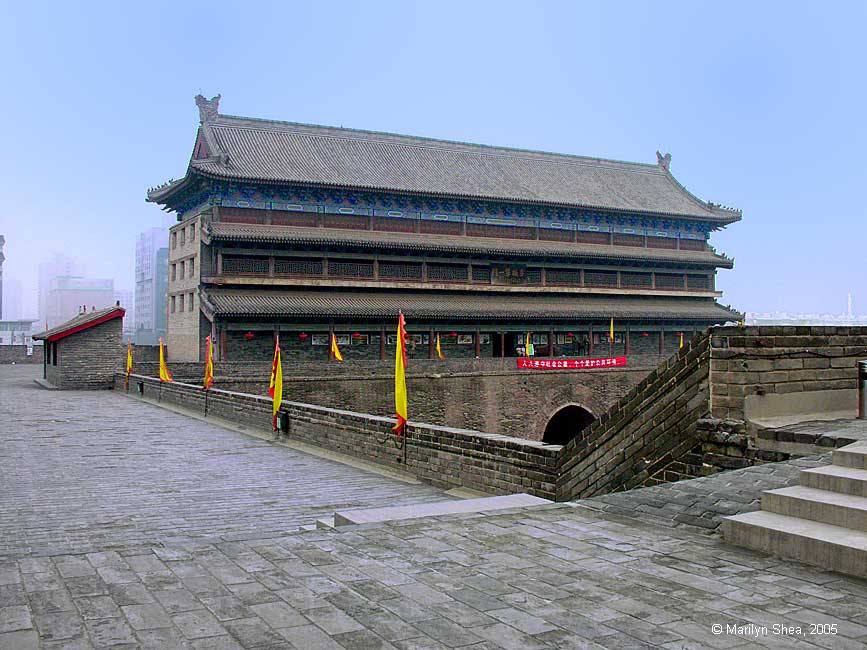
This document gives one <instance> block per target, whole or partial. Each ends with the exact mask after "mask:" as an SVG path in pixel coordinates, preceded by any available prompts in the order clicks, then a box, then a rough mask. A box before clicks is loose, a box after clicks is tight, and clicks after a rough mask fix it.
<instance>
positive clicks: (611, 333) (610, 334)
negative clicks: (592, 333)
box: [608, 316, 614, 343]
mask: <svg viewBox="0 0 867 650" xmlns="http://www.w3.org/2000/svg"><path fill="white" fill-rule="evenodd" d="M608 340H609V341H611V342H612V343H614V317H613V316H612V317H611V325H610V326H609V327H608Z"/></svg>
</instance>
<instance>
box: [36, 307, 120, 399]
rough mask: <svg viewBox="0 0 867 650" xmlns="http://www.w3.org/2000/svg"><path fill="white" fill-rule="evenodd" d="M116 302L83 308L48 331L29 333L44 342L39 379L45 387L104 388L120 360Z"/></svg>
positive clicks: (118, 315) (107, 385) (109, 384)
mask: <svg viewBox="0 0 867 650" xmlns="http://www.w3.org/2000/svg"><path fill="white" fill-rule="evenodd" d="M125 313H126V310H125V309H124V308H123V307H121V306H120V303H117V304H116V305H115V306H114V307H108V308H106V309H93V308H91V310H90V311H87V309H86V307H85V308H83V310H82V312H81V313H79V314H78V315H77V316H76V317H75V318H73V319H72V320H69V321H67V322H65V323H63V324H62V325H58V326H57V327H53V328H51V329H50V330H46V331H44V332H39V333H38V334H34V335H33V339H34V340H36V341H44V342H45V354H44V360H43V363H42V369H43V372H42V378H43V381H41V382H39V383H41V384H43V385H45V386H46V387H47V388H57V389H62V390H99V389H108V388H111V387H112V384H113V383H114V373H115V372H116V371H117V370H118V368H119V367H120V364H121V362H122V361H123V338H122V329H123V317H124V314H125Z"/></svg>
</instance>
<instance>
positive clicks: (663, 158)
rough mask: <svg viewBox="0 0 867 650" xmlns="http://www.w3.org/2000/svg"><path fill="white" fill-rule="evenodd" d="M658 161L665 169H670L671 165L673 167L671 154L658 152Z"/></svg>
mask: <svg viewBox="0 0 867 650" xmlns="http://www.w3.org/2000/svg"><path fill="white" fill-rule="evenodd" d="M656 162H657V163H658V164H659V166H660V167H662V168H663V169H664V170H665V171H669V169H668V168H669V167H671V154H670V153H667V154H664V155H663V154H661V153H659V151H657V152H656Z"/></svg>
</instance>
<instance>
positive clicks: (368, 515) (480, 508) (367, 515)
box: [334, 494, 551, 526]
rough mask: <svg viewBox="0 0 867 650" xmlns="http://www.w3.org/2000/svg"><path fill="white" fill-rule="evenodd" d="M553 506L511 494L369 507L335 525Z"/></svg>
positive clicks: (342, 515)
mask: <svg viewBox="0 0 867 650" xmlns="http://www.w3.org/2000/svg"><path fill="white" fill-rule="evenodd" d="M549 503H551V501H549V500H548V499H542V498H541V497H534V496H532V495H530V494H507V495H503V496H498V497H484V498H481V499H462V500H458V501H438V502H436V503H419V504H416V505H410V506H391V507H385V508H365V509H360V510H342V511H340V512H335V513H334V525H335V526H348V525H352V524H371V523H376V522H381V521H401V520H404V519H418V518H421V517H438V516H440V515H454V514H465V513H472V512H489V511H492V510H505V509H507V508H525V507H527V506H539V505H546V504H549Z"/></svg>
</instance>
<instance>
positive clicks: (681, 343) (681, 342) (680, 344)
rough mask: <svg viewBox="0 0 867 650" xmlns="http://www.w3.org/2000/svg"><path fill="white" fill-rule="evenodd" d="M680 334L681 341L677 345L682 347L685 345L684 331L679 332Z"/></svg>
mask: <svg viewBox="0 0 867 650" xmlns="http://www.w3.org/2000/svg"><path fill="white" fill-rule="evenodd" d="M678 334H679V335H680V342H679V344H678V346H677V347H678V348H682V347H683V332H678Z"/></svg>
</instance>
